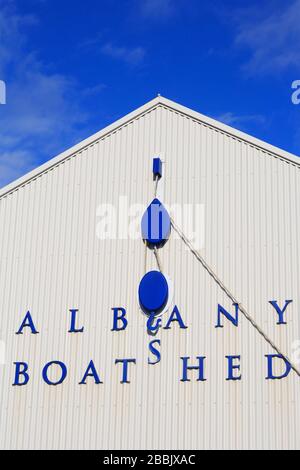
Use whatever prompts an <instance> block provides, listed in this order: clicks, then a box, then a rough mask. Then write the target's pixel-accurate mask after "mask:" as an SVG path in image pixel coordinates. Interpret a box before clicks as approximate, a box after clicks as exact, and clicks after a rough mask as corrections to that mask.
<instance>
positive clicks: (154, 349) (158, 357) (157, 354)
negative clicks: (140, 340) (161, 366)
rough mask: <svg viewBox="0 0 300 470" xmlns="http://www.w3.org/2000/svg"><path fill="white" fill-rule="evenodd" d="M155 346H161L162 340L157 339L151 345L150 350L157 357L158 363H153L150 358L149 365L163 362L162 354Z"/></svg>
mask: <svg viewBox="0 0 300 470" xmlns="http://www.w3.org/2000/svg"><path fill="white" fill-rule="evenodd" d="M154 344H158V345H159V346H160V339H155V340H153V341H151V342H150V343H149V349H150V352H151V353H152V354H153V355H154V356H155V357H156V361H154V362H151V361H150V359H149V358H148V364H150V365H154V364H157V363H158V362H159V361H160V360H161V354H160V351H158V349H156V347H155V346H154Z"/></svg>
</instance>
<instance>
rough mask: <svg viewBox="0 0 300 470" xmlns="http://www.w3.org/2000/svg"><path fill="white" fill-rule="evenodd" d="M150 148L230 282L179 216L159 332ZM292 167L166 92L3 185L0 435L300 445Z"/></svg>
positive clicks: (87, 443) (142, 444)
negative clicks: (153, 292)
mask: <svg viewBox="0 0 300 470" xmlns="http://www.w3.org/2000/svg"><path fill="white" fill-rule="evenodd" d="M154 157H159V158H160V159H161V160H162V162H163V171H162V173H163V174H162V177H161V179H160V180H159V182H158V187H157V196H158V197H159V199H160V200H161V201H163V203H164V204H165V205H166V207H167V208H168V207H170V206H174V207H173V209H172V210H173V211H174V212H173V220H174V222H175V224H178V226H180V227H181V228H182V231H183V232H184V234H185V235H186V237H187V238H189V239H191V238H192V240H191V241H192V245H193V246H195V247H196V248H197V252H199V253H200V255H201V256H203V258H204V260H205V262H206V263H207V264H208V266H209V268H210V269H211V270H212V271H213V273H215V275H216V276H217V277H218V279H220V280H221V281H222V283H223V284H224V286H225V291H224V289H222V288H221V287H220V284H218V282H216V279H214V278H213V277H212V276H211V275H210V274H209V272H208V271H207V270H206V269H205V268H204V266H203V265H202V264H201V262H200V261H199V259H197V258H196V256H195V254H193V253H192V252H191V251H190V250H189V249H188V247H187V245H186V244H185V243H184V242H183V240H182V239H181V238H180V237H179V236H178V234H177V233H176V232H175V230H174V228H173V229H172V232H171V236H170V239H169V241H168V242H167V243H166V244H165V246H163V247H162V248H161V249H159V250H158V251H159V257H160V262H161V265H162V271H163V272H164V273H165V274H166V275H167V276H168V277H169V278H170V280H171V283H170V285H172V291H173V292H172V293H171V292H170V305H168V311H167V312H165V313H163V315H162V317H161V320H162V324H161V326H162V327H161V328H159V330H158V331H157V332H156V334H153V333H152V334H151V333H150V332H149V331H147V327H146V321H147V317H146V316H145V315H144V314H143V313H142V312H141V310H140V308H139V304H138V295H137V291H138V287H139V284H140V281H141V279H142V277H143V275H144V274H145V273H146V272H148V271H151V270H157V269H158V268H157V259H156V257H155V255H154V253H153V252H152V250H150V249H148V248H146V247H145V244H144V243H143V240H142V237H141V235H139V228H138V226H139V217H140V212H139V209H140V205H142V207H143V208H144V209H145V208H146V207H147V206H148V205H149V204H150V202H151V201H152V199H153V197H154V192H155V183H154V181H153V174H152V161H153V158H154ZM299 170H300V161H299V160H298V158H297V157H295V156H293V155H290V154H288V153H286V152H284V151H282V150H279V149H277V148H274V147H272V146H271V145H268V144H266V143H264V142H261V141H259V140H257V139H254V138H252V137H250V136H248V135H246V134H244V133H242V132H239V131H237V130H235V129H232V128H231V127H228V126H226V125H224V124H221V123H219V122H217V121H215V120H213V119H210V118H207V117H205V116H203V115H201V114H198V113H196V112H194V111H191V110H190V109H187V108H185V107H183V106H180V105H178V104H177V103H174V102H172V101H169V100H167V99H165V98H163V97H157V98H155V99H154V100H152V101H150V102H149V103H147V104H146V105H144V106H142V107H141V108H139V109H137V110H136V111H134V112H133V113H131V114H129V115H128V116H126V117H124V118H123V119H121V120H119V121H117V122H116V123H114V124H112V125H111V126H109V127H108V128H106V129H104V130H103V131H101V132H99V133H97V134H96V135H94V136H92V137H91V138H89V139H87V140H85V141H83V142H82V143H80V144H78V145H76V146H75V147H73V148H71V149H70V150H68V151H66V152H64V153H63V154H61V155H59V156H58V157H56V158H55V159H53V160H51V161H49V162H48V163H46V164H45V165H43V166H42V167H40V168H38V169H36V170H34V171H33V172H31V173H30V174H28V175H26V176H24V177H23V178H21V179H20V180H18V181H16V182H14V183H12V184H10V185H9V186H8V187H6V188H4V189H2V190H0V221H1V230H0V247H1V248H0V249H1V251H0V253H1V257H0V286H1V290H0V291H1V296H0V312H1V324H0V332H1V337H0V339H1V345H2V365H0V415H1V420H0V428H1V430H0V447H1V448H5V449H8V448H18V449H31V448H33V449H40V448H43V449H45V448H49V449H53V448H55V449H76V448H80V449H90V448H91V449H216V448H217V449H223V448H225V449H246V448H247V449H248V448H251V449H275V448H276V449H282V448H285V449H287V448H288V449H297V448H299V447H300V437H299V436H300V399H299V396H300V378H299V376H298V375H297V372H296V371H295V370H293V369H291V368H290V363H289V362H288V359H289V360H290V361H291V362H293V364H294V365H295V366H294V367H295V368H297V363H298V360H297V351H298V349H299V344H298V342H299V340H300V323H299V309H300V298H299V289H300V288H299V285H300V282H299V281H300V272H299V266H300V262H299V261H300V260H299V256H300V246H299V233H300V226H299V220H300V171H299ZM138 205H139V206H138ZM126 211H128V212H126ZM170 212H171V209H170ZM182 214H183V215H182ZM186 214H188V215H186ZM189 214H192V215H189ZM195 214H196V215H195ZM180 217H181V220H179V219H180ZM185 217H186V220H187V219H189V217H190V221H192V223H194V222H195V224H194V225H195V226H193V229H194V232H195V233H194V235H195V236H193V233H192V232H193V230H192V231H191V230H188V228H187V227H191V225H188V224H187V223H186V221H185V222H184V220H185ZM129 222H130V224H129ZM129 225H130V226H129ZM137 232H138V236H136V233H137ZM197 237H198V238H197ZM226 289H229V291H230V292H232V294H233V295H234V296H235V298H236V299H237V301H238V303H241V304H242V305H243V306H244V307H242V306H241V309H243V308H244V309H246V311H247V313H249V315H250V316H251V319H253V320H254V321H255V322H256V324H257V325H258V326H259V328H261V331H259V330H258V329H257V328H256V327H254V326H253V324H251V322H250V321H248V320H247V318H246V317H245V316H244V314H243V313H244V312H242V311H241V310H239V309H237V308H236V306H235V305H233V303H234V302H233V299H232V298H230V296H228V295H227V294H226V292H227V290H226ZM289 301H290V302H289ZM271 302H272V303H271ZM125 311H126V313H125ZM174 312H175V313H174ZM172 315H173V317H172ZM117 317H118V318H119V319H118V320H117ZM125 319H126V321H127V322H128V323H127V324H126V322H125ZM170 319H171V320H172V319H173V320H174V321H172V322H171V323H170V321H169V320H170ZM114 321H115V323H114ZM125 326H126V328H124V327H125ZM166 326H168V328H166ZM222 326H223V327H222ZM114 327H115V328H114ZM122 327H123V328H122ZM116 330H118V331H116ZM17 333H19V334H17ZM263 335H264V336H263ZM268 339H270V340H271V341H272V342H273V346H275V349H274V347H272V346H271V345H270V343H269V342H268ZM155 340H156V341H157V342H156V343H153V341H155ZM159 341H160V342H159ZM278 351H279V352H280V351H281V352H282V354H283V357H275V356H280V355H278ZM124 359H130V360H131V362H126V361H125V362H124ZM133 360H135V362H133ZM91 361H93V362H91ZM116 361H117V362H116ZM118 361H119V362H118ZM120 361H121V362H120ZM149 362H150V363H149ZM189 366H194V367H198V369H194V370H190V369H187V367H189ZM80 382H81V383H80ZM99 382H101V383H99ZM121 382H123V383H121ZM128 382H129V383H128ZM54 384H56V385H54Z"/></svg>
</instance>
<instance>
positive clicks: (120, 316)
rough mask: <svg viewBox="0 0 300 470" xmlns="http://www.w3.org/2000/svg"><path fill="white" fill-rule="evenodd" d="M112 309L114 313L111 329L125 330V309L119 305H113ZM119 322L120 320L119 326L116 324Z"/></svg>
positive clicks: (126, 323)
mask: <svg viewBox="0 0 300 470" xmlns="http://www.w3.org/2000/svg"><path fill="white" fill-rule="evenodd" d="M112 311H113V313H114V320H113V328H112V331H122V330H126V327H127V325H128V321H127V320H126V318H125V317H126V310H125V308H121V307H114V308H112ZM119 322H122V326H121V327H119V326H118V324H119Z"/></svg>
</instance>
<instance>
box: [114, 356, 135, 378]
mask: <svg viewBox="0 0 300 470" xmlns="http://www.w3.org/2000/svg"><path fill="white" fill-rule="evenodd" d="M130 363H132V364H136V359H116V360H115V364H123V374H122V380H121V384H129V383H130V382H129V380H128V364H130Z"/></svg>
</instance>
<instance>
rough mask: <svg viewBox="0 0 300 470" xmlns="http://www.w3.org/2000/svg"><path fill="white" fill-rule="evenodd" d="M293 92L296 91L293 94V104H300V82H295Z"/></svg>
mask: <svg viewBox="0 0 300 470" xmlns="http://www.w3.org/2000/svg"><path fill="white" fill-rule="evenodd" d="M292 90H295V91H294V92H293V94H292V103H293V104H300V80H294V81H293V83H292Z"/></svg>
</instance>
